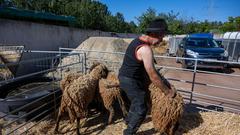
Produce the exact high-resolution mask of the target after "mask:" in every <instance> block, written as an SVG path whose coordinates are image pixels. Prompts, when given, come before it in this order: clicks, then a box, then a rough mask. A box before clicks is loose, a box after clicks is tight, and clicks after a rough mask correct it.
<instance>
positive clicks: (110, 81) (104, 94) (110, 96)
mask: <svg viewBox="0 0 240 135" xmlns="http://www.w3.org/2000/svg"><path fill="white" fill-rule="evenodd" d="M99 95H100V99H101V101H102V102H103V105H104V107H105V108H106V109H107V110H108V111H109V114H110V115H109V118H108V124H110V123H112V118H113V116H114V109H113V104H114V102H115V101H118V102H119V105H120V107H121V109H122V113H123V115H124V116H126V115H127V110H126V108H125V104H124V101H123V98H122V96H121V90H120V86H119V80H118V78H117V76H116V75H115V73H113V72H110V73H108V76H107V79H101V80H100V81H99Z"/></svg>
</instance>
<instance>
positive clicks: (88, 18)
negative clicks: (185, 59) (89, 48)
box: [0, 0, 240, 34]
mask: <svg viewBox="0 0 240 135" xmlns="http://www.w3.org/2000/svg"><path fill="white" fill-rule="evenodd" d="M9 2H10V3H11V4H9ZM0 5H14V6H15V7H17V8H20V9H27V10H35V11H42V12H50V13H54V14H57V15H67V16H74V17H75V18H76V19H77V22H76V24H75V27H80V28H83V29H97V30H103V31H111V32H120V33H126V32H127V33H144V31H145V29H146V28H147V26H148V24H149V23H150V22H151V21H152V20H153V19H156V18H163V19H165V20H166V21H167V23H168V29H169V31H170V33H171V34H186V33H197V32H218V33H220V32H226V31H239V30H240V16H238V17H229V18H228V21H227V22H224V23H222V22H217V21H214V22H209V21H207V20H205V21H203V22H200V21H195V20H194V19H193V18H191V19H190V20H188V19H183V18H180V17H179V13H175V12H173V11H170V12H169V13H157V12H156V10H155V9H153V8H148V9H147V10H146V12H144V13H143V14H142V15H141V16H139V17H137V21H138V22H137V24H138V25H136V24H135V23H134V22H133V21H132V22H129V23H128V22H126V21H125V19H124V16H123V14H122V13H116V14H115V15H112V14H111V12H110V11H109V10H108V7H107V6H106V5H105V4H102V3H101V2H100V1H97V0H0Z"/></svg>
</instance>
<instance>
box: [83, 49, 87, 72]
mask: <svg viewBox="0 0 240 135" xmlns="http://www.w3.org/2000/svg"><path fill="white" fill-rule="evenodd" d="M83 56H84V74H86V73H87V60H86V59H87V55H86V52H83Z"/></svg>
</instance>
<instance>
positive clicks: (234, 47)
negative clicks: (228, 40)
mask: <svg viewBox="0 0 240 135" xmlns="http://www.w3.org/2000/svg"><path fill="white" fill-rule="evenodd" d="M237 36H238V33H237V34H236V36H235V43H234V46H233V53H232V60H233V61H234V55H235V49H236V45H237ZM236 53H237V52H236ZM236 55H238V54H236ZM236 57H237V56H236ZM236 61H238V60H236Z"/></svg>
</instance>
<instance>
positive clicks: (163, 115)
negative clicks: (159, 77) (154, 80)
mask: <svg viewBox="0 0 240 135" xmlns="http://www.w3.org/2000/svg"><path fill="white" fill-rule="evenodd" d="M149 90H150V97H151V104H152V106H151V115H152V121H153V125H154V128H155V129H156V130H157V131H159V132H160V133H167V134H168V135H173V134H174V130H175V128H176V126H177V124H178V120H179V118H180V116H181V115H182V113H183V104H184V102H183V98H182V96H181V95H180V94H179V93H177V94H176V96H175V97H174V98H169V97H167V96H165V94H164V93H163V92H162V91H161V90H160V89H159V88H158V87H156V86H154V84H151V85H150V86H149Z"/></svg>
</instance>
